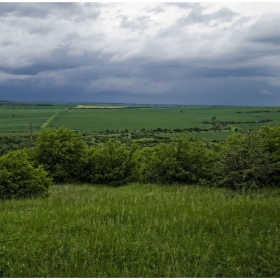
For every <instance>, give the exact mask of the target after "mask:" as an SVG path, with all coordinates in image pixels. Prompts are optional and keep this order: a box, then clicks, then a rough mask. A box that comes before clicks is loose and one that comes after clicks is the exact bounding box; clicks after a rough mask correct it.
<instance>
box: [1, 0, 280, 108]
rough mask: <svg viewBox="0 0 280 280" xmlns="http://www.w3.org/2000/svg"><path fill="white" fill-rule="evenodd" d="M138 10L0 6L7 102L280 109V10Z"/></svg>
mask: <svg viewBox="0 0 280 280" xmlns="http://www.w3.org/2000/svg"><path fill="white" fill-rule="evenodd" d="M137 5H138V6H137ZM137 5H136V6H134V5H133V4H128V3H104V4H103V3H102V4H101V3H64V2H63V3H0V48H1V52H0V98H1V99H7V98H6V97H7V96H9V98H11V99H13V100H16V99H17V100H24V99H26V100H38V101H40V100H45V101H47V100H52V101H75V102H78V101H97V102H101V101H103V102H138V103H145V102H146V103H173V104H174V103H176V104H211V105H215V104H243V105H268V104H273V105H275V104H276V103H277V102H279V104H280V96H279V94H278V92H279V87H280V79H279V77H280V66H279V62H278V61H279V59H280V49H279V43H280V33H279V31H278V29H277V28H276V27H278V26H279V23H280V22H279V18H280V17H279V13H277V12H276V11H272V12H267V14H264V15H259V14H252V13H250V12H248V13H243V12H242V9H241V8H239V9H238V7H237V8H236V7H234V6H227V5H226V4H224V5H223V4H214V3H209V4H208V3H207V4H205V3H154V4H148V3H138V4H137ZM252 5H253V4H252ZM141 100H142V102H141Z"/></svg>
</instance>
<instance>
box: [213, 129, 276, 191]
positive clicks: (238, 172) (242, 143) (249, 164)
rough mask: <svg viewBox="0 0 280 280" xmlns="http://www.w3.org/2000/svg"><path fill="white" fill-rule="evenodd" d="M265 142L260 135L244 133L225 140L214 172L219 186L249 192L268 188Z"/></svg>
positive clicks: (268, 166) (268, 161)
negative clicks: (266, 185)
mask: <svg viewBox="0 0 280 280" xmlns="http://www.w3.org/2000/svg"><path fill="white" fill-rule="evenodd" d="M272 169H273V168H272V165H271V161H270V157H269V155H268V154H267V153H266V151H265V141H264V139H263V138H262V137H261V135H259V134H256V133H254V132H247V133H246V134H245V135H242V134H235V135H233V136H231V137H229V138H228V139H227V142H226V144H225V145H224V147H223V148H222V151H221V153H220V156H219V161H218V162H217V164H216V166H215V168H214V170H216V176H215V178H214V181H215V182H216V183H217V185H218V186H222V187H227V188H231V189H234V190H248V189H252V188H256V187H261V186H264V185H265V184H267V182H268V181H267V180H268V178H269V177H270V174H271V172H272Z"/></svg>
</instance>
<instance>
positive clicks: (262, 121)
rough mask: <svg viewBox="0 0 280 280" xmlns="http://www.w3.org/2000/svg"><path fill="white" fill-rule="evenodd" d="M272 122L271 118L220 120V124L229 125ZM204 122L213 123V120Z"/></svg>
mask: <svg viewBox="0 0 280 280" xmlns="http://www.w3.org/2000/svg"><path fill="white" fill-rule="evenodd" d="M269 122H272V120H270V119H264V120H259V121H244V122H241V121H219V123H220V124H223V125H228V124H252V123H269ZM202 123H204V124H213V121H203V122H202Z"/></svg>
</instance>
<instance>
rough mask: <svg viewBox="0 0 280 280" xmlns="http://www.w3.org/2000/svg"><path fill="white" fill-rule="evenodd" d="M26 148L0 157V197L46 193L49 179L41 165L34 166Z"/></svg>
mask: <svg viewBox="0 0 280 280" xmlns="http://www.w3.org/2000/svg"><path fill="white" fill-rule="evenodd" d="M28 157H29V156H28V154H27V152H26V150H18V151H12V152H9V153H7V154H6V155H3V156H1V157H0V198H1V199H7V198H20V197H33V196H38V195H45V194H47V191H48V188H49V186H50V185H51V179H50V178H48V177H47V172H46V171H44V169H43V167H42V166H38V167H37V168H35V167H34V166H33V165H32V164H31V163H30V161H29V159H28Z"/></svg>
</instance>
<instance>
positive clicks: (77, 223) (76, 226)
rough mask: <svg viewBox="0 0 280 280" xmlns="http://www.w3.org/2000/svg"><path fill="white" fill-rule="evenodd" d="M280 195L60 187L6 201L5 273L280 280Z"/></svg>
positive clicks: (0, 253)
mask: <svg viewBox="0 0 280 280" xmlns="http://www.w3.org/2000/svg"><path fill="white" fill-rule="evenodd" d="M279 202H280V191H279V190H275V191H273V190H270V191H263V192H262V193H259V194H254V195H247V196H243V195H238V194H234V193H232V192H230V191H226V190H222V189H214V188H210V189H209V188H202V187H189V186H181V187H180V186H177V187H176V186H166V187H160V186H155V185H138V184H134V185H130V186H126V187H120V188H113V187H106V186H91V185H61V186H54V187H52V188H51V195H50V197H48V198H45V199H43V198H41V199H40V198H36V199H25V200H18V201H15V200H11V201H1V204H0V273H1V276H2V277H279V275H280V267H279V263H280V254H279V250H280V218H279V217H280V215H279V214H280V203H279Z"/></svg>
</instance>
